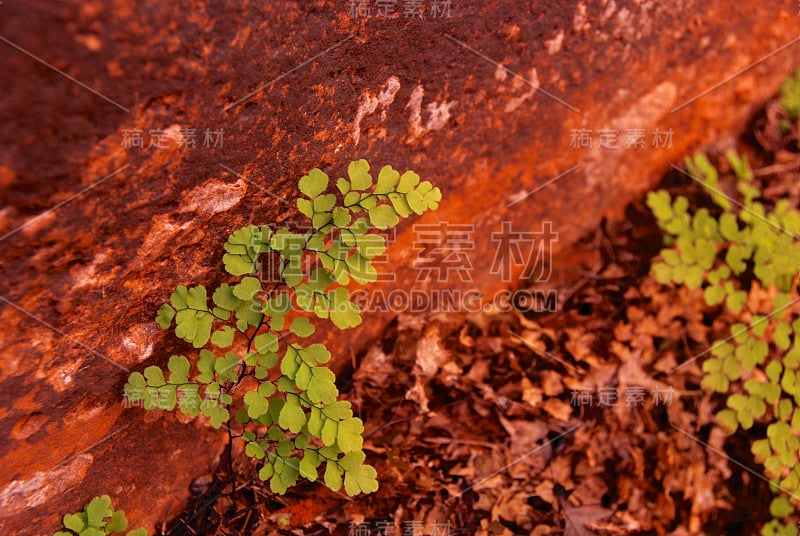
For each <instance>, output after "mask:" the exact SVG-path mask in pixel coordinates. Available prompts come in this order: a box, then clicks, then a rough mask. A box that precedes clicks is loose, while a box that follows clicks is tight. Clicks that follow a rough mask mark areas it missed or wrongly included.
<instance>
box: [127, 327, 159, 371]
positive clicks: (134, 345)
mask: <svg viewBox="0 0 800 536" xmlns="http://www.w3.org/2000/svg"><path fill="white" fill-rule="evenodd" d="M158 331H159V329H158V326H157V325H156V324H155V322H143V323H140V324H136V325H135V326H131V328H130V329H129V330H128V333H127V334H126V335H125V336H123V337H122V346H124V347H125V349H126V350H128V352H130V354H132V355H133V356H134V357H135V358H136V361H139V362H142V361H145V360H146V359H148V358H149V357H150V356H151V355H152V354H153V347H154V346H155V340H154V339H155V337H156V335H157V334H158Z"/></svg>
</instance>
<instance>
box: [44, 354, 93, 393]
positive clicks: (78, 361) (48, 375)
mask: <svg viewBox="0 0 800 536" xmlns="http://www.w3.org/2000/svg"><path fill="white" fill-rule="evenodd" d="M83 361H84V360H83V359H82V358H75V359H71V360H69V361H67V362H66V363H64V364H63V365H61V366H60V367H53V366H52V365H48V366H47V368H46V369H44V370H40V371H39V374H37V376H43V377H44V378H45V379H46V380H47V383H49V384H50V385H52V386H53V389H54V390H55V391H56V392H59V393H61V392H63V391H66V390H67V389H69V388H71V387H72V382H73V381H74V380H75V378H74V376H75V374H77V372H78V371H79V370H80V368H81V366H82V365H83Z"/></svg>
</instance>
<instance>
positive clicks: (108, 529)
mask: <svg viewBox="0 0 800 536" xmlns="http://www.w3.org/2000/svg"><path fill="white" fill-rule="evenodd" d="M63 523H64V528H65V529H67V530H60V531H58V532H56V533H54V534H53V536H76V535H77V536H105V535H106V534H115V533H118V532H124V531H125V529H127V528H128V520H127V519H126V518H125V512H123V511H122V510H114V508H113V506H111V498H110V497H109V496H108V495H103V496H102V497H95V498H94V499H92V500H91V501H90V502H89V504H87V505H86V506H85V507H84V508H83V511H82V512H78V513H77V514H67V515H65V516H64V519H63ZM128 536H147V531H146V530H145V529H143V528H139V529H136V530H132V531H130V532H129V533H128Z"/></svg>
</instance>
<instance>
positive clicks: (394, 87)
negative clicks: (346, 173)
mask: <svg viewBox="0 0 800 536" xmlns="http://www.w3.org/2000/svg"><path fill="white" fill-rule="evenodd" d="M398 91H400V79H399V78H397V77H396V76H394V75H392V76H390V77H389V78H388V79H387V80H386V82H384V84H383V87H382V88H381V92H380V93H378V94H377V95H373V94H372V92H370V91H369V90H365V91H364V94H363V96H362V98H361V105H360V106H359V107H358V110H357V111H356V119H355V121H354V122H353V142H354V143H355V145H358V142H359V140H361V121H363V119H364V118H365V117H367V116H368V115H372V114H374V113H375V111H376V110H377V109H378V108H380V109H381V110H384V112H385V110H386V108H387V107H388V106H389V105H390V104H392V103H393V102H394V98H395V96H396V95H397V92H398ZM385 119H386V114H385V113H384V114H382V115H381V120H385Z"/></svg>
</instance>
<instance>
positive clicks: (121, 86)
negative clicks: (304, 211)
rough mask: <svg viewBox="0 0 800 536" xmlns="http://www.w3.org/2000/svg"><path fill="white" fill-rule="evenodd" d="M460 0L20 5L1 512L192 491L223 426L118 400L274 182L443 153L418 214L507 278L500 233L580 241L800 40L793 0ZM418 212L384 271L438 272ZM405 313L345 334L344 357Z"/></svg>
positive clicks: (32, 512)
mask: <svg viewBox="0 0 800 536" xmlns="http://www.w3.org/2000/svg"><path fill="white" fill-rule="evenodd" d="M372 4H374V3H372ZM440 4H442V3H440ZM451 4H452V7H451V11H450V12H449V13H444V12H438V13H435V15H436V16H432V15H434V13H433V12H432V9H433V8H432V6H433V2H423V5H424V7H425V11H424V12H423V13H422V14H421V16H417V14H416V13H409V15H413V16H406V15H407V14H406V13H405V12H404V8H403V7H402V6H403V2H399V3H398V10H397V13H396V14H397V16H396V17H394V18H387V17H384V16H379V14H378V13H377V11H376V7H375V6H374V5H373V6H372V7H371V12H370V13H369V14H367V13H351V12H350V3H349V2H343V1H342V2H338V1H337V2H333V1H315V2H241V3H239V4H237V7H236V8H233V9H231V8H230V7H227V8H225V7H223V5H226V6H229V4H227V3H225V4H223V3H216V2H207V3H206V2H196V1H185V2H178V3H175V2H156V1H151V0H147V1H145V2H138V3H136V4H135V5H134V4H132V3H130V2H123V1H108V2H98V1H91V0H90V1H81V2H73V1H70V2H64V3H60V4H59V5H58V6H55V5H48V6H45V5H44V4H42V5H39V4H28V3H14V4H12V5H8V6H6V5H4V6H3V10H4V13H5V15H6V16H5V17H4V18H3V20H2V21H0V35H2V36H3V37H4V38H5V39H6V40H7V42H3V43H0V46H1V47H3V48H4V50H3V52H4V53H3V55H2V56H0V63H2V66H3V72H4V74H5V76H3V82H2V86H3V99H2V101H1V102H0V111H1V112H0V113H2V117H3V121H2V123H0V140H2V143H0V189H1V192H2V193H0V195H2V201H3V202H2V207H3V208H2V209H0V235H7V236H3V238H2V239H0V262H1V264H0V267H1V269H2V282H1V283H0V295H1V296H2V297H3V302H2V303H1V304H0V321H1V322H2V325H3V326H4V327H3V330H2V332H0V348H2V358H0V422H1V423H2V426H0V438H1V439H0V467H2V468H3V469H2V472H1V473H0V528H2V532H3V533H4V534H45V533H48V534H49V533H51V532H52V531H53V530H54V529H55V528H56V526H57V523H58V519H59V518H60V516H61V515H62V514H63V513H65V512H67V511H74V510H77V509H79V508H80V507H81V506H82V505H83V504H85V503H86V502H87V501H88V500H89V499H90V498H91V497H92V496H94V495H99V494H103V493H108V494H110V495H112V496H113V497H114V498H115V505H116V506H118V507H119V508H122V509H124V510H126V511H127V512H128V514H129V518H131V519H132V520H133V521H134V523H135V524H136V525H137V526H138V525H139V524H146V525H153V524H154V523H158V522H161V520H162V519H163V518H164V516H165V515H166V514H167V511H170V512H171V513H172V514H174V513H175V512H177V511H178V510H179V509H180V508H181V507H182V501H184V500H185V498H186V497H187V495H188V485H189V483H190V482H191V481H192V479H193V478H195V477H196V476H198V475H199V474H202V473H204V472H206V471H208V470H209V468H210V466H212V465H213V464H214V463H215V460H216V459H217V456H218V454H219V452H220V449H221V447H222V445H223V444H224V440H225V438H224V437H223V435H221V434H219V433H217V432H216V431H213V430H209V429H207V428H206V427H204V426H202V425H198V424H196V423H193V424H188V425H181V424H179V423H177V422H175V421H174V419H172V418H165V417H164V416H162V415H157V414H151V415H145V414H144V412H143V411H142V410H139V409H127V410H126V409H125V408H122V407H121V405H120V400H121V389H122V385H123V383H124V381H125V379H126V377H127V372H126V369H127V370H140V369H142V368H144V367H145V366H147V365H150V364H159V365H163V364H164V363H165V362H166V358H167V357H168V356H169V355H170V354H172V353H180V352H186V351H187V350H186V347H185V345H184V344H182V343H180V341H176V340H175V339H174V338H173V337H170V336H168V335H167V334H165V333H164V332H161V331H159V330H158V329H157V327H156V326H155V324H154V323H153V322H152V318H153V316H154V314H155V311H156V309H157V307H158V306H159V305H160V303H161V302H162V301H164V300H165V299H166V298H167V297H168V295H169V293H170V292H171V290H172V289H173V288H174V287H175V285H177V284H181V283H187V284H188V283H203V284H206V285H207V286H213V285H216V284H217V283H219V282H220V281H221V277H222V276H221V274H222V270H221V266H222V263H221V245H222V243H223V242H224V240H225V238H226V237H227V235H228V234H229V233H230V232H231V231H233V230H235V229H237V228H238V227H240V226H243V225H245V224H248V223H251V222H252V223H259V224H263V223H269V222H283V221H291V220H293V219H295V218H296V217H297V214H296V212H295V211H294V209H293V208H292V204H291V203H289V204H286V203H284V202H283V201H281V200H280V198H285V199H288V200H290V201H291V200H292V199H293V198H294V197H295V196H296V194H297V191H296V181H297V179H298V178H299V177H300V176H301V175H302V174H303V173H304V172H306V171H307V170H308V169H310V168H312V167H321V168H323V169H325V170H327V171H329V172H330V173H331V174H340V173H343V172H344V170H345V169H346V164H347V162H349V161H350V160H353V159H357V158H362V157H366V158H368V159H369V160H370V162H372V163H373V164H375V165H378V166H380V165H382V164H384V163H391V164H392V165H393V166H394V167H395V168H401V169H409V168H410V169H414V170H416V171H418V172H419V173H420V174H421V175H422V176H423V177H424V178H426V179H430V180H432V181H434V182H435V183H436V184H437V185H439V186H440V187H441V188H442V190H443V192H444V195H445V200H444V202H443V203H442V204H441V208H440V210H439V211H438V212H436V213H433V214H431V215H428V216H426V217H425V218H423V219H421V220H417V221H416V222H415V223H418V224H420V223H421V224H437V223H440V222H446V223H447V224H449V225H467V226H474V227H470V228H469V229H470V230H471V233H472V234H471V238H470V240H471V242H470V243H471V245H470V246H464V249H466V250H467V252H468V258H469V261H470V269H469V279H470V281H460V275H463V274H462V273H461V272H458V271H457V270H454V271H453V272H452V273H449V274H447V277H445V279H447V280H448V281H445V282H441V286H443V287H448V286H449V287H450V288H459V289H462V290H464V289H472V290H474V291H480V292H482V293H484V294H485V295H490V294H491V293H492V292H494V291H496V290H498V289H501V288H505V287H508V286H509V285H510V283H508V282H506V281H504V279H509V278H504V277H501V275H502V274H500V273H499V272H498V270H497V267H496V266H495V267H494V268H495V269H493V261H494V260H495V252H496V249H497V244H498V242H497V240H495V241H493V240H492V233H500V234H502V233H503V232H504V231H510V232H535V231H539V230H541V229H542V222H545V221H549V222H551V225H552V230H553V231H554V232H556V233H558V241H557V242H556V243H555V244H554V249H555V250H557V251H562V252H563V251H565V250H566V248H567V247H568V246H569V244H570V243H572V242H574V241H575V240H576V239H577V238H579V237H580V236H581V235H582V234H584V233H585V232H586V231H588V230H590V229H592V228H593V227H594V226H595V225H596V224H597V223H598V222H599V221H600V219H601V218H602V217H603V216H606V215H612V216H615V217H619V216H621V208H622V207H623V206H624V204H625V203H626V202H627V201H629V200H631V199H632V198H635V197H636V196H639V195H641V194H642V192H644V191H646V190H647V189H648V188H650V187H651V186H652V185H653V184H654V183H655V182H656V181H657V180H658V179H659V177H660V176H661V175H662V174H663V173H664V172H665V170H667V169H669V165H670V163H671V162H675V163H678V162H679V160H680V158H681V157H682V155H683V154H684V153H685V152H686V151H687V150H688V149H690V148H693V147H695V146H697V145H699V144H701V143H703V142H705V141H710V140H715V139H718V138H719V137H720V136H723V135H729V134H736V133H737V132H739V131H740V130H741V129H743V126H744V121H745V120H746V119H747V118H748V117H749V116H750V114H751V113H752V112H753V110H754V109H755V108H757V107H758V106H759V104H760V103H761V102H763V100H764V99H765V98H766V97H768V96H769V95H770V94H772V93H773V92H774V91H775V89H776V88H777V87H778V85H779V84H780V82H781V81H782V80H783V79H784V78H785V76H786V75H787V74H788V73H789V72H790V71H791V70H792V69H793V68H794V67H796V65H795V64H796V62H797V57H798V46H800V45H790V46H788V47H786V48H781V47H783V46H784V45H786V44H787V43H790V42H791V41H792V40H793V39H794V38H795V37H796V35H797V28H798V24H799V23H800V15H798V13H797V11H798V8H797V5H796V3H795V2H794V0H791V1H783V2H778V3H772V4H771V5H770V6H768V7H767V6H764V5H762V4H752V5H749V4H747V3H745V4H742V3H741V2H733V1H730V0H726V1H723V0H711V1H705V2H700V1H684V2H671V3H660V2H640V1H633V0H620V1H618V2H603V3H599V2H585V1H578V2H575V1H571V2H521V1H518V0H503V1H498V2H482V1H478V0H453V2H452V3H451ZM440 8H441V6H440ZM357 15H358V16H357ZM362 15H363V16H362ZM15 47H19V48H15ZM20 49H23V50H24V51H27V52H29V53H30V54H33V55H35V56H37V57H38V58H40V59H41V60H44V61H46V62H47V63H49V64H50V65H51V66H52V68H50V67H47V66H45V65H43V64H42V63H40V62H39V61H37V60H36V59H34V58H32V57H31V56H29V55H26V53H25V52H23V51H22V50H20ZM776 51H777V52H776ZM773 52H775V54H773V55H770V54H772V53H773ZM767 56H769V57H768V59H766V60H765V61H763V62H760V63H757V64H756V65H755V66H753V67H752V68H751V69H747V70H744V69H745V68H746V67H748V66H750V65H751V64H753V63H754V62H758V61H759V60H761V59H763V58H765V57H767ZM53 68H55V69H59V70H61V71H62V72H63V74H65V75H69V76H70V77H73V78H74V79H75V80H78V81H80V82H81V83H82V84H85V86H88V87H89V88H91V89H92V90H93V91H95V92H97V93H98V94H100V95H98V94H96V93H94V92H93V91H90V90H89V89H87V88H86V87H82V86H80V85H78V84H77V83H74V82H73V81H71V80H69V79H68V78H66V77H65V76H63V75H62V74H59V73H58V72H56V71H54V70H53ZM742 70H744V71H743V72H741V74H738V75H737V73H740V71H742ZM735 75H736V76H735ZM670 130H671V131H672V134H671V139H668V138H667V134H666V133H668V132H669V131H670ZM615 133H616V135H615ZM138 134H141V136H142V139H141V142H142V146H141V147H139V146H138V138H137V135H138ZM642 135H643V136H644V137H643V138H642ZM590 143H591V147H589V144H590ZM614 145H616V147H614ZM626 145H627V147H626ZM231 170H232V171H231ZM235 173H240V174H241V176H237V175H236V174H235ZM556 177H560V178H558V179H557V180H555V181H553V179H554V178H556ZM537 189H538V190H537ZM83 190H86V191H84V192H83V193H81V194H80V195H79V196H77V197H75V198H71V196H73V195H74V194H77V193H78V192H81V191H83ZM531 192H532V193H531ZM56 206H57V207H58V208H56V209H55V210H52V211H48V209H49V208H52V207H56ZM42 213H44V215H43V216H41V217H38V218H37V215H40V214H42ZM503 222H508V223H507V224H506V225H507V227H503ZM20 226H25V227H24V228H22V229H19V227H20ZM8 233H11V234H8ZM418 233H419V228H417V229H416V230H415V228H414V227H413V225H412V224H405V225H404V226H402V227H401V228H400V230H399V231H398V234H397V237H396V241H395V243H394V245H393V246H392V248H391V250H390V257H391V263H390V264H387V265H385V267H384V268H388V269H391V270H392V271H393V273H395V274H396V279H395V281H394V282H390V283H386V284H385V285H384V286H383V287H382V288H383V289H384V290H386V291H389V290H392V289H409V288H412V287H416V288H420V289H426V290H430V289H431V288H434V287H436V286H437V285H436V284H435V283H436V282H435V281H434V282H431V280H430V278H429V279H428V280H427V281H426V282H421V283H417V281H416V280H417V276H418V273H419V270H418V269H415V267H414V266H415V262H416V263H417V268H419V265H418V264H419V263H418V261H419V258H420V254H421V253H422V252H424V251H425V250H424V248H422V247H421V246H420V239H419V236H418ZM440 260H441V259H440ZM522 268H523V267H522V266H520V265H515V266H512V267H511V271H512V275H514V276H516V275H518V274H519V272H520V271H521V270H522ZM567 268H568V267H564V266H558V264H556V270H559V269H564V270H566V269H567ZM433 279H435V277H434V278H433ZM512 279H513V278H512ZM378 288H381V287H377V286H376V287H373V289H372V290H373V291H375V290H376V289H378ZM389 317H390V315H389V314H376V315H370V316H369V319H368V321H367V322H366V323H365V324H364V325H363V326H362V327H361V328H359V329H358V330H357V331H355V332H352V333H348V336H347V337H341V336H338V337H334V335H335V334H332V333H331V334H329V336H328V338H329V342H330V343H331V345H332V347H333V349H334V351H335V352H336V351H338V353H339V355H341V356H342V357H341V360H343V361H340V362H346V361H347V360H349V359H350V356H351V353H352V352H357V351H358V350H359V348H361V346H362V344H363V343H364V341H366V340H368V339H369V338H370V337H373V336H375V334H376V333H378V332H379V331H380V330H381V329H382V327H383V326H384V323H385V321H386V320H387V319H388V318H389Z"/></svg>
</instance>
